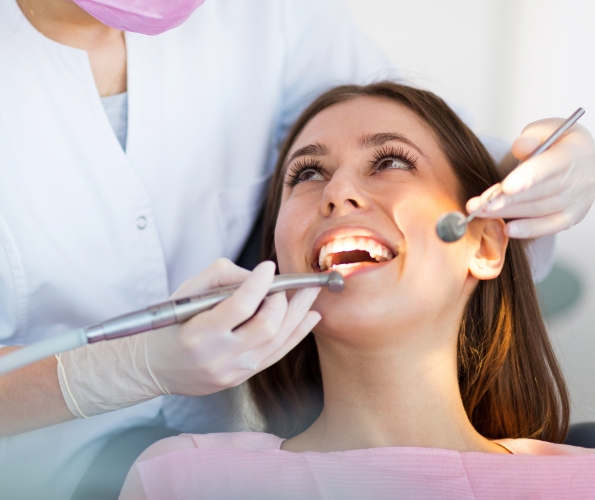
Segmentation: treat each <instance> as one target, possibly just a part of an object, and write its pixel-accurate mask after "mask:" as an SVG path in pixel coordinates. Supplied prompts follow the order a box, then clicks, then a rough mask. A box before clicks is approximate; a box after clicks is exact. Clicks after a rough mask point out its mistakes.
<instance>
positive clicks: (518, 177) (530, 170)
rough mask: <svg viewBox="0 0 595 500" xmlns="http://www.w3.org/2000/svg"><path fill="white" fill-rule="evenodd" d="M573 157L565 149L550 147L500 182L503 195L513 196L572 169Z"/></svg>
mask: <svg viewBox="0 0 595 500" xmlns="http://www.w3.org/2000/svg"><path fill="white" fill-rule="evenodd" d="M573 162H574V155H572V154H571V153H570V151H569V150H568V149H567V148H565V147H561V146H558V147H552V148H551V149H548V150H547V151H545V152H543V153H541V154H540V155H538V156H536V157H535V158H531V159H530V160H527V161H526V162H523V163H522V164H521V165H519V166H518V167H517V168H516V169H514V170H513V171H512V172H510V174H508V176H507V177H506V179H504V180H503V181H502V190H503V192H504V193H505V194H509V195H514V194H517V193H520V192H521V191H524V190H529V189H532V188H533V187H535V186H537V185H539V184H541V183H542V182H545V181H547V180H548V179H551V178H553V177H556V176H558V175H559V174H565V173H566V174H567V173H568V171H569V170H570V169H571V168H572V165H573Z"/></svg>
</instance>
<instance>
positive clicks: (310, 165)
mask: <svg viewBox="0 0 595 500" xmlns="http://www.w3.org/2000/svg"><path fill="white" fill-rule="evenodd" d="M306 170H314V171H315V172H318V173H319V174H321V175H324V168H323V167H322V163H320V162H319V161H318V160H315V159H313V158H308V159H307V160H298V161H296V162H295V163H294V164H293V165H292V166H291V168H290V169H289V172H288V173H287V177H286V179H285V185H286V186H287V187H288V188H292V187H294V186H296V185H297V184H299V183H300V182H303V181H300V175H302V173H304V172H305V171H306Z"/></svg>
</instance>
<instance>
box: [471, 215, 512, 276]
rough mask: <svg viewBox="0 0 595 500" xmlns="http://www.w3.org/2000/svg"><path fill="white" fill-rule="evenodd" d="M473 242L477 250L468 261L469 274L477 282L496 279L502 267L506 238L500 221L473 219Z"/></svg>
mask: <svg viewBox="0 0 595 500" xmlns="http://www.w3.org/2000/svg"><path fill="white" fill-rule="evenodd" d="M475 220H476V221H477V226H478V227H476V228H475V231H473V233H474V236H475V238H474V241H475V242H476V245H477V249H476V251H475V255H473V257H471V260H470V261H469V272H470V273H471V274H472V275H473V277H474V278H476V279H478V280H492V279H494V278H497V277H498V276H499V275H500V271H502V266H503V265H504V256H505V255H506V247H507V246H508V236H507V235H506V233H505V232H504V227H505V225H506V224H505V223H504V221H503V220H502V219H475Z"/></svg>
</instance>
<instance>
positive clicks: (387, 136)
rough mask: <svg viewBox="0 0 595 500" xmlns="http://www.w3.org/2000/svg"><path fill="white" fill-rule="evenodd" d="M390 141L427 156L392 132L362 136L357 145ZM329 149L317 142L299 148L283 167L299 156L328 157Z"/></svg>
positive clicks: (375, 144)
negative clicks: (409, 147) (405, 145)
mask: <svg viewBox="0 0 595 500" xmlns="http://www.w3.org/2000/svg"><path fill="white" fill-rule="evenodd" d="M391 141H398V142H403V143H405V144H407V145H408V146H411V147H412V148H413V149H415V150H416V151H417V152H418V153H419V154H420V155H421V156H423V157H424V158H427V155H426V154H424V152H423V151H422V150H421V149H419V148H418V147H417V146H416V145H415V143H413V142H412V141H411V140H410V139H408V138H407V137H405V136H404V135H401V134H395V133H393V132H380V133H377V134H364V135H362V136H361V137H360V139H359V141H358V142H359V145H360V146H361V147H363V148H371V147H379V146H383V145H384V144H386V143H387V142H391ZM330 153H331V152H330V149H329V148H328V146H326V145H324V144H320V143H319V142H315V143H313V144H308V145H307V146H304V147H303V148H300V149H298V150H296V151H294V153H293V154H292V155H291V156H290V157H289V159H288V160H287V161H286V162H285V166H287V165H289V164H290V163H291V162H292V161H293V160H295V159H296V158H299V157H300V156H327V155H329V154H330Z"/></svg>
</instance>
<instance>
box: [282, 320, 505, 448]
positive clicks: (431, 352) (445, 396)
mask: <svg viewBox="0 0 595 500" xmlns="http://www.w3.org/2000/svg"><path fill="white" fill-rule="evenodd" d="M421 333H422V332H419V331H418V332H410V334H409V335H399V337H401V338H409V339H413V342H410V343H409V344H406V343H405V344H403V343H401V344H400V345H393V346H383V347H382V348H378V347H377V346H375V347H374V348H370V349H366V348H362V346H361V345H359V346H357V347H352V346H349V345H345V344H342V343H340V342H338V341H336V339H329V338H322V339H318V340H317V345H318V351H319V356H320V363H321V369H322V376H323V381H324V409H323V411H322V414H321V415H320V417H319V418H318V420H317V421H316V422H315V423H314V424H313V425H312V426H311V427H310V428H309V429H308V430H307V431H305V432H304V433H303V434H301V435H299V436H297V437H295V438H293V439H291V440H288V441H286V442H285V443H284V446H283V449H286V450H288V451H306V450H312V451H342V450H350V449H363V448H378V447H400V446H416V447H427V448H444V449H451V450H457V451H488V452H490V451H491V452H497V453H501V452H504V450H503V449H502V448H501V447H500V446H498V445H496V444H494V443H492V442H490V441H488V440H487V439H485V438H483V437H482V436H480V435H479V434H478V433H477V432H476V431H475V429H474V428H473V426H472V425H471V423H470V422H469V419H468V417H467V415H466V413H465V409H464V407H463V402H462V399H461V396H460V392H459V386H458V380H457V366H456V359H457V358H456V331H455V332H453V333H454V339H455V341H453V335H450V340H449V341H448V342H446V343H444V341H443V344H442V345H440V344H438V342H439V340H438V339H439V338H442V339H444V336H443V335H431V334H430V335H421ZM393 336H394V335H393ZM384 338H391V336H386V337H384ZM423 338H426V339H433V340H432V341H430V342H428V344H429V345H425V346H420V345H419V339H423Z"/></svg>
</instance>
